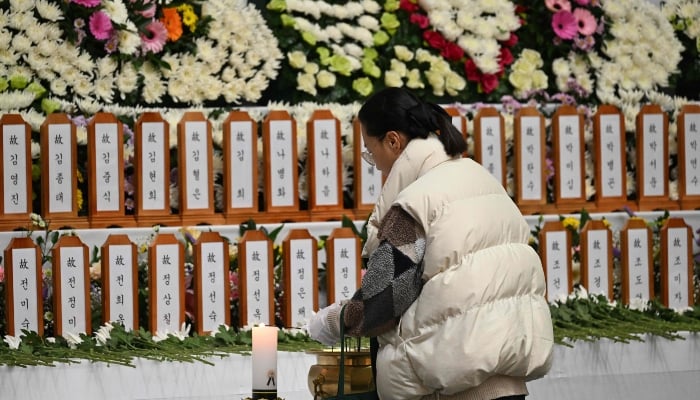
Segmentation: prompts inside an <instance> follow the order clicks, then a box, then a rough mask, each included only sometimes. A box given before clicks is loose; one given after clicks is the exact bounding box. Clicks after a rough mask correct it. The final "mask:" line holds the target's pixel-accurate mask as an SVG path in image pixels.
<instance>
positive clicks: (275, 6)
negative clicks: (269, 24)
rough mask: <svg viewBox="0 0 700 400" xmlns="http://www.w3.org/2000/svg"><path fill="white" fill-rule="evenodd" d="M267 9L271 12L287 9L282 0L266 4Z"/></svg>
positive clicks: (273, 0)
mask: <svg viewBox="0 0 700 400" xmlns="http://www.w3.org/2000/svg"><path fill="white" fill-rule="evenodd" d="M267 9H268V10H272V11H284V10H286V9H287V3H286V2H285V1H284V0H272V1H271V2H269V3H267Z"/></svg>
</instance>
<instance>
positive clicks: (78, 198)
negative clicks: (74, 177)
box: [75, 173, 83, 210]
mask: <svg viewBox="0 0 700 400" xmlns="http://www.w3.org/2000/svg"><path fill="white" fill-rule="evenodd" d="M78 174H80V173H78ZM78 179H80V178H78ZM75 199H76V202H77V203H78V210H82V209H83V191H82V190H80V189H78V190H77V191H76V192H75Z"/></svg>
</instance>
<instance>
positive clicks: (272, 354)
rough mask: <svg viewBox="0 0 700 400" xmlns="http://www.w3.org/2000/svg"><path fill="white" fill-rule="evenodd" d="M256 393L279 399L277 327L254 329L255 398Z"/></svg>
mask: <svg viewBox="0 0 700 400" xmlns="http://www.w3.org/2000/svg"><path fill="white" fill-rule="evenodd" d="M256 392H260V393H261V392H268V393H270V394H272V393H274V396H273V397H266V398H272V399H274V398H276V397H277V327H275V326H255V327H253V397H254V398H255V397H256V396H255V394H256Z"/></svg>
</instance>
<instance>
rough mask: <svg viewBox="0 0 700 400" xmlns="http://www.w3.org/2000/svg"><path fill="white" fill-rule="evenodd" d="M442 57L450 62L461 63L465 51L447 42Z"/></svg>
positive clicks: (441, 53)
mask: <svg viewBox="0 0 700 400" xmlns="http://www.w3.org/2000/svg"><path fill="white" fill-rule="evenodd" d="M440 55H441V56H443V57H444V58H445V59H446V60H449V61H459V60H461V59H462V57H463V56H464V50H462V48H461V47H459V46H458V45H456V44H454V43H452V42H447V43H445V47H444V48H443V49H442V51H441V52H440Z"/></svg>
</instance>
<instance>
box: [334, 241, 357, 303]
mask: <svg viewBox="0 0 700 400" xmlns="http://www.w3.org/2000/svg"><path fill="white" fill-rule="evenodd" d="M326 260H327V263H326V277H327V278H326V279H327V293H328V304H333V303H336V302H339V301H343V300H350V299H351V298H352V296H353V295H354V294H355V292H356V291H357V289H359V288H360V285H361V282H362V273H361V271H362V259H361V253H360V238H359V237H357V235H355V232H353V230H352V229H351V228H335V229H333V231H332V232H331V234H330V236H328V239H327V240H326Z"/></svg>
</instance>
